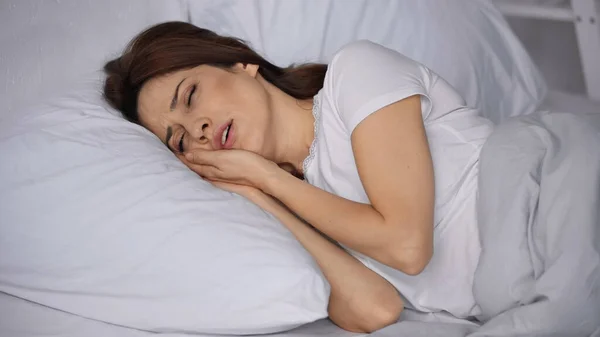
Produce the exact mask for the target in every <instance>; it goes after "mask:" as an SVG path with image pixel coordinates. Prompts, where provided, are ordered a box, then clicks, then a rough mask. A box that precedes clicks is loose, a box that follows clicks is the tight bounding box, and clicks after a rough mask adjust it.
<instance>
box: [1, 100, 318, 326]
mask: <svg viewBox="0 0 600 337" xmlns="http://www.w3.org/2000/svg"><path fill="white" fill-rule="evenodd" d="M0 153H1V154H2V159H1V160H0V291H1V292H5V293H7V294H11V295H14V296H17V297H20V298H24V299H26V300H29V301H32V302H35V303H40V304H42V305H45V306H48V307H51V308H55V309H58V310H62V311H65V312H68V313H73V314H75V315H79V316H83V317H87V318H91V319H95V320H99V321H104V322H109V323H112V324H117V325H121V326H125V327H131V328H136V329H143V330H149V331H170V332H194V333H207V334H217V333H218V334H225V333H226V334H251V333H268V332H276V331H283V330H288V329H291V328H294V327H296V326H299V325H301V324H304V323H308V322H312V321H315V320H318V319H321V318H324V317H326V316H327V303H328V296H329V285H328V284H327V282H326V280H325V279H324V277H323V275H322V274H321V272H320V270H319V268H318V267H317V265H316V264H315V262H314V260H313V259H312V257H311V256H310V255H309V254H308V253H307V252H306V251H305V250H304V248H303V247H302V246H301V245H300V244H299V243H298V242H297V241H296V240H295V238H294V237H293V236H292V235H291V234H290V233H289V232H288V231H287V230H286V229H285V228H284V227H283V226H282V225H281V224H280V223H279V222H277V221H276V220H275V219H274V218H273V217H271V216H270V215H268V214H267V213H265V212H263V211H262V210H261V209H260V208H258V207H256V206H254V204H252V203H250V202H249V201H246V200H245V199H244V198H242V197H240V196H238V195H234V194H231V193H228V192H224V191H221V190H219V189H216V188H214V187H213V186H212V185H210V184H208V183H207V182H205V181H203V180H201V179H200V178H199V177H198V176H197V175H196V174H194V173H193V172H191V171H190V170H189V169H187V168H186V167H185V166H184V165H183V164H182V163H181V162H180V161H179V160H178V159H177V158H176V157H175V156H174V155H173V154H172V153H171V152H169V151H168V150H167V149H166V147H165V146H164V145H163V144H162V143H161V142H160V141H159V140H158V138H156V137H155V136H154V135H152V134H151V133H150V132H148V131H146V130H145V129H144V128H142V127H140V126H137V125H134V124H130V123H128V122H126V121H125V120H123V119H122V118H121V117H119V116H117V115H115V114H114V111H112V110H110V109H108V108H107V107H106V104H105V103H103V102H102V101H101V98H100V95H99V92H98V89H91V90H81V91H78V92H74V93H73V94H71V95H70V96H68V97H64V98H61V99H57V100H55V102H54V103H52V104H48V105H45V106H41V107H37V108H35V109H33V108H32V109H28V111H27V112H26V113H24V114H21V115H20V116H18V117H16V118H15V119H13V120H11V121H10V122H6V123H2V124H1V125H0ZM31 323H32V324H35V322H31Z"/></svg>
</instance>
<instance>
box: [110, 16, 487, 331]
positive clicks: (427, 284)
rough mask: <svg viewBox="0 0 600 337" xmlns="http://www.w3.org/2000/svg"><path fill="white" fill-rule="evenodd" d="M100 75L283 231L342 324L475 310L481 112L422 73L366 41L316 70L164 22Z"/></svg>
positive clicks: (188, 159)
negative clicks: (312, 263)
mask: <svg viewBox="0 0 600 337" xmlns="http://www.w3.org/2000/svg"><path fill="white" fill-rule="evenodd" d="M105 71H106V73H107V79H106V83H105V92H104V93H105V97H106V99H107V100H108V102H110V103H111V105H112V106H113V107H115V108H116V109H118V110H120V111H121V112H122V113H123V115H124V116H125V117H126V118H127V119H128V120H130V121H132V122H134V123H139V124H141V125H143V126H144V127H146V128H148V129H149V130H150V131H152V132H153V133H154V134H156V135H157V136H158V137H159V138H160V139H161V140H162V141H163V142H164V143H165V145H166V146H168V147H169V148H170V149H171V150H172V151H173V152H174V153H175V154H176V155H177V156H178V158H179V159H181V160H182V161H183V162H184V163H185V164H186V165H187V166H189V167H190V168H191V169H192V170H194V171H195V172H197V173H198V174H199V175H200V176H202V177H204V178H205V179H208V180H210V181H211V182H213V183H214V184H215V185H216V186H218V187H221V188H223V189H226V190H229V191H232V192H235V193H238V194H241V195H243V196H245V197H246V198H248V199H250V200H251V201H253V202H254V203H256V204H257V205H258V206H260V207H262V208H263V209H265V210H266V211H268V212H270V213H272V214H273V215H274V216H276V217H277V218H278V219H279V220H280V221H281V222H282V223H283V224H284V225H285V226H286V227H287V228H288V229H289V230H290V231H291V232H292V233H293V234H294V235H295V236H296V238H297V239H298V240H299V241H300V242H301V243H302V244H303V245H304V247H305V248H306V249H307V250H308V251H309V252H310V253H311V254H312V256H313V257H314V258H315V260H316V261H317V263H318V264H319V266H320V268H321V269H322V271H323V273H324V275H325V277H326V278H327V280H328V281H329V283H330V284H331V296H330V300H329V307H328V311H329V315H330V319H331V320H332V321H333V322H335V323H336V324H337V325H339V326H340V327H342V328H344V329H347V330H350V331H356V332H371V331H374V330H377V329H380V328H382V327H384V326H387V325H389V324H392V323H393V322H395V321H397V320H398V318H399V315H400V313H401V311H402V310H403V308H404V307H409V308H413V309H416V310H419V311H425V312H438V311H447V312H450V313H451V314H453V315H455V316H457V317H462V318H466V317H471V316H475V315H477V314H479V308H478V306H477V304H476V303H475V300H474V298H473V293H472V284H473V274H474V271H475V268H476V265H477V261H478V256H479V251H480V246H479V242H478V232H477V223H476V216H475V197H476V192H477V173H478V170H477V163H478V157H479V151H480V149H481V146H482V144H483V142H484V141H485V139H486V137H487V136H488V135H489V133H490V132H491V123H490V122H489V121H487V120H485V119H483V118H481V117H479V116H478V113H477V111H476V110H474V109H470V108H468V107H465V104H464V102H463V100H462V99H461V97H460V96H459V95H458V94H457V93H456V92H455V90H454V89H453V88H452V87H451V86H450V85H449V84H448V83H447V82H445V81H444V80H443V79H441V78H440V77H439V76H437V75H436V74H434V73H433V72H431V71H430V70H429V69H427V68H425V67H424V66H422V65H420V64H418V63H416V62H415V61H413V60H410V59H408V58H407V57H405V56H403V55H401V54H399V53H397V52H395V51H392V50H389V49H386V48H384V47H382V46H379V45H377V44H374V43H371V42H367V41H360V42H355V43H351V44H349V45H347V46H344V47H343V48H341V49H340V50H339V51H338V52H337V53H336V54H335V56H334V57H333V60H332V61H331V63H330V64H329V65H322V64H306V65H300V66H291V67H288V68H280V67H277V66H275V65H273V64H272V63H270V62H268V61H267V60H265V59H264V58H263V57H261V56H259V55H258V54H257V53H256V52H254V51H253V50H252V49H250V48H249V47H248V46H247V45H246V44H244V43H243V42H242V41H239V40H237V39H234V38H230V37H223V36H219V35H217V34H215V33H213V32H211V31H208V30H205V29H201V28H198V27H195V26H193V25H191V24H187V23H182V22H170V23H164V24H160V25H157V26H155V27H152V28H150V29H148V30H146V31H145V32H143V33H141V34H140V35H139V36H137V37H136V38H135V39H134V40H133V41H132V43H131V44H130V46H129V47H128V48H127V50H126V51H125V52H124V54H123V55H122V56H121V57H119V58H117V59H115V60H112V61H110V62H108V63H107V64H106V66H105ZM311 110H312V113H311ZM290 173H291V174H290ZM342 247H343V248H342ZM434 252H435V253H434Z"/></svg>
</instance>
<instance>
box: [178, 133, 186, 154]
mask: <svg viewBox="0 0 600 337" xmlns="http://www.w3.org/2000/svg"><path fill="white" fill-rule="evenodd" d="M184 137H185V132H184V133H182V134H181V138H179V142H178V143H177V150H179V153H184V152H185V151H184V150H185V149H184V148H183V139H184Z"/></svg>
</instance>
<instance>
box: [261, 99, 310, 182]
mask: <svg viewBox="0 0 600 337" xmlns="http://www.w3.org/2000/svg"><path fill="white" fill-rule="evenodd" d="M312 105H313V99H312V98H311V99H307V100H297V99H295V98H293V97H291V96H289V95H287V94H285V93H283V92H281V91H280V90H279V89H276V92H272V93H271V108H272V109H273V110H272V111H274V116H273V118H274V120H273V122H274V123H273V132H274V134H273V139H274V140H275V142H274V148H273V150H274V152H273V161H274V162H276V163H277V164H279V166H281V167H282V168H283V169H285V170H287V171H288V172H295V173H300V174H304V172H303V167H302V164H303V162H304V159H305V158H306V157H308V154H309V152H310V146H311V145H312V142H313V140H314V138H315V135H314V122H315V120H314V116H313V114H312Z"/></svg>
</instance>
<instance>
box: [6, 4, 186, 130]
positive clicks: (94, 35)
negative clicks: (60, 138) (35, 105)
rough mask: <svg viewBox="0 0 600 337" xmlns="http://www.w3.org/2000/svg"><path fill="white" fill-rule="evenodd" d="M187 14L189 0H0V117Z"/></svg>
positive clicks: (88, 74) (91, 72)
mask: <svg viewBox="0 0 600 337" xmlns="http://www.w3.org/2000/svg"><path fill="white" fill-rule="evenodd" d="M98 2H102V6H98ZM186 18H187V2H186V1H185V0H126V1H124V0H87V1H84V0H0V46H2V47H0V108H1V109H2V111H0V120H1V119H2V117H3V116H6V115H7V114H10V113H11V112H14V111H19V109H21V108H22V107H23V106H25V105H27V104H29V103H31V102H34V101H35V102H39V101H42V100H43V99H44V98H45V97H49V96H51V95H53V94H55V93H59V92H62V91H63V90H66V88H68V87H69V86H70V85H71V84H72V82H73V81H75V80H76V79H78V78H81V77H86V78H89V77H93V76H94V75H95V74H96V72H98V71H100V70H101V69H102V65H103V64H104V62H105V61H106V60H107V59H108V58H109V57H110V56H113V55H117V54H118V52H119V51H120V50H121V49H122V48H123V47H124V45H125V44H126V43H127V41H128V40H129V39H130V38H131V36H133V35H134V34H135V33H137V32H139V31H140V30H142V29H143V28H145V27H146V26H149V25H151V24H155V23H157V22H160V21H166V20H185V19H186ZM65 53H66V54H67V55H68V60H66V59H65Z"/></svg>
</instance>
